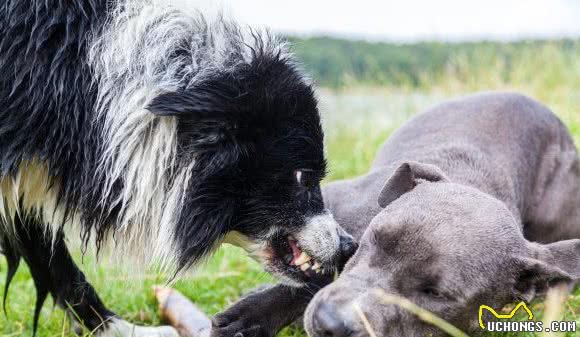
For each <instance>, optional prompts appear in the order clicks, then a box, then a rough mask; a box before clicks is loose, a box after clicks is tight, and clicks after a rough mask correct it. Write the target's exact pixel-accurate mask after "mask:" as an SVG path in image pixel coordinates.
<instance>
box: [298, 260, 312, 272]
mask: <svg viewBox="0 0 580 337" xmlns="http://www.w3.org/2000/svg"><path fill="white" fill-rule="evenodd" d="M308 268H310V263H308V262H306V263H304V264H303V265H301V266H300V270H302V271H306V270H307V269H308Z"/></svg>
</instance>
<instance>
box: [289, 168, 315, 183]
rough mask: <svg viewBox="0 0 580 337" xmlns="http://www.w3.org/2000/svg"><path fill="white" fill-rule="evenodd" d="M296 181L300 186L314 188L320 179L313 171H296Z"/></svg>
mask: <svg viewBox="0 0 580 337" xmlns="http://www.w3.org/2000/svg"><path fill="white" fill-rule="evenodd" d="M294 179H295V180H296V183H297V184H298V186H302V187H313V186H315V185H316V184H317V183H318V177H317V176H316V173H315V172H314V171H312V170H306V169H303V170H296V171H294Z"/></svg>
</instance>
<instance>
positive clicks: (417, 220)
mask: <svg viewBox="0 0 580 337" xmlns="http://www.w3.org/2000/svg"><path fill="white" fill-rule="evenodd" d="M369 230H370V231H371V232H372V233H371V234H370V236H371V237H374V241H375V242H374V243H373V244H375V245H379V246H381V248H382V250H383V251H385V252H387V253H388V254H389V255H391V256H401V257H407V258H413V259H414V260H415V261H420V260H424V261H426V263H431V262H430V260H429V258H428V257H429V256H435V255H436V256H438V259H439V260H440V261H443V262H446V261H447V260H449V261H456V260H458V259H461V260H462V261H466V263H472V264H478V263H486V261H487V260H489V259H494V258H496V256H502V255H505V254H507V253H510V252H511V251H512V250H513V249H514V243H517V242H520V241H521V242H523V236H522V234H521V232H520V231H519V227H518V224H517V223H516V222H515V219H514V217H513V216H512V214H511V212H510V211H509V210H508V209H507V207H506V206H505V205H504V204H503V203H501V202H500V201H499V200H497V199H495V198H493V197H491V196H488V195H486V194H484V193H482V192H480V191H478V190H475V189H472V188H469V187H465V186H460V185H457V184H451V183H426V184H419V186H417V187H416V188H415V189H414V190H413V191H411V192H409V193H406V194H405V195H403V196H401V197H400V198H399V199H397V200H395V201H394V202H393V203H391V204H390V205H388V206H387V207H386V208H385V209H384V210H383V211H381V212H380V213H379V214H378V215H377V216H376V217H375V218H374V219H373V221H372V222H371V225H370V226H369ZM516 248H517V247H516Z"/></svg>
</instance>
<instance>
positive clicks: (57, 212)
mask: <svg viewBox="0 0 580 337" xmlns="http://www.w3.org/2000/svg"><path fill="white" fill-rule="evenodd" d="M59 189H60V181H59V180H58V179H51V177H50V176H49V174H48V167H47V165H46V163H44V162H42V161H40V160H39V159H38V158H34V159H32V160H28V161H23V162H21V163H20V165H19V166H18V170H17V171H16V174H15V175H11V174H9V175H7V176H3V177H0V225H4V226H5V230H6V232H8V233H10V234H11V235H13V236H14V235H15V229H14V221H15V220H16V217H20V216H22V214H20V212H21V211H24V212H25V213H26V214H27V215H29V216H30V215H32V216H35V217H36V218H38V219H39V220H40V222H41V223H43V224H47V227H46V234H47V235H55V234H56V233H57V230H58V228H59V227H60V226H61V225H63V223H64V215H65V210H64V208H63V207H62V206H61V205H57V200H58V195H57V191H58V190H59ZM20 201H21V202H22V208H23V209H21V208H20V207H19V202H20ZM69 216H70V215H69ZM79 217H80V214H78V213H77V214H75V216H74V218H73V219H72V222H75V223H78V221H79ZM67 221H68V222H71V219H70V218H69V219H67Z"/></svg>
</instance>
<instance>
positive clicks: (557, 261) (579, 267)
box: [514, 239, 580, 301]
mask: <svg viewBox="0 0 580 337" xmlns="http://www.w3.org/2000/svg"><path fill="white" fill-rule="evenodd" d="M528 247H529V250H530V255H531V257H524V258H522V257H518V258H516V261H517V262H516V265H517V270H518V275H517V277H516V283H515V285H514V297H515V298H517V299H521V300H525V301H531V300H532V299H533V298H534V296H535V295H536V294H543V293H544V292H545V291H546V290H548V288H550V287H554V286H557V285H571V284H572V283H573V282H575V281H578V280H580V240H578V239H574V240H564V241H558V242H554V243H551V244H546V245H544V244H539V243H534V242H531V243H529V244H528Z"/></svg>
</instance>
